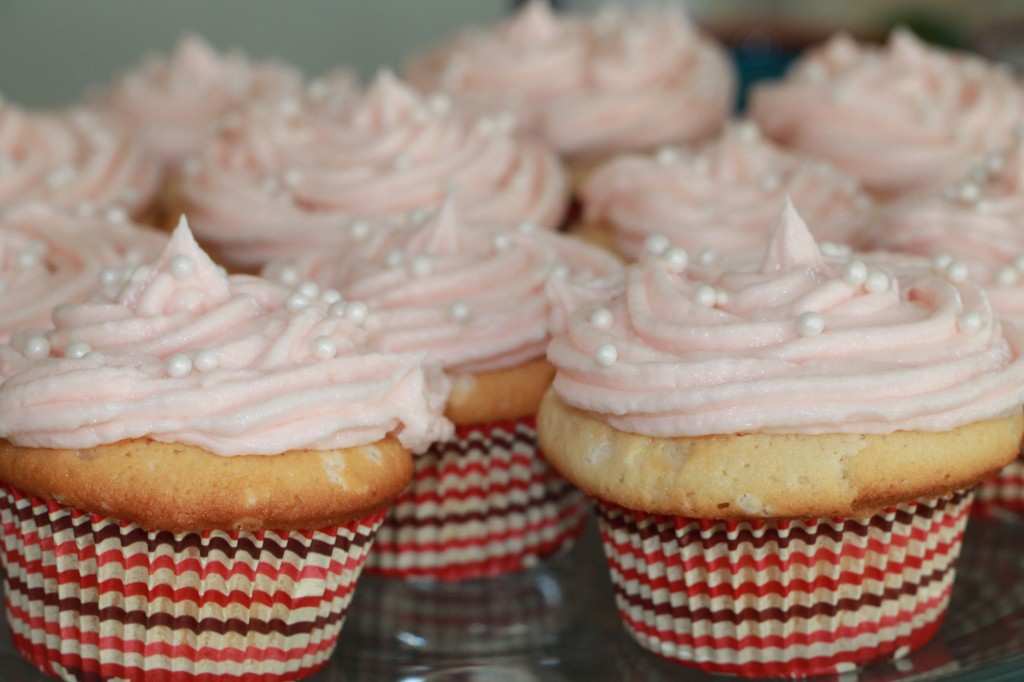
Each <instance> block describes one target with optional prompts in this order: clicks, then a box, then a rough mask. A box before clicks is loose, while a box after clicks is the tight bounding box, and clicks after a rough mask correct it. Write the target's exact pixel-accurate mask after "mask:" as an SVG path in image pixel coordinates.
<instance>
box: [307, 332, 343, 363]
mask: <svg viewBox="0 0 1024 682" xmlns="http://www.w3.org/2000/svg"><path fill="white" fill-rule="evenodd" d="M337 354H338V344H337V343H335V341H334V339H332V338H331V337H329V336H318V337H316V338H315V339H313V357H315V358H317V359H320V360H330V359H331V358H333V357H334V356H335V355H337Z"/></svg>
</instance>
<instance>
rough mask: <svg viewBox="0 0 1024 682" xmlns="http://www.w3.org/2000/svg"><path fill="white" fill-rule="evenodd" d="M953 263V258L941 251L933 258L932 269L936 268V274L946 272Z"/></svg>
mask: <svg viewBox="0 0 1024 682" xmlns="http://www.w3.org/2000/svg"><path fill="white" fill-rule="evenodd" d="M952 262H953V256H951V255H949V254H948V253H946V252H945V251H939V252H938V253H937V254H935V255H934V256H932V267H933V268H935V271H936V272H944V271H945V270H946V268H948V267H949V264H950V263H952Z"/></svg>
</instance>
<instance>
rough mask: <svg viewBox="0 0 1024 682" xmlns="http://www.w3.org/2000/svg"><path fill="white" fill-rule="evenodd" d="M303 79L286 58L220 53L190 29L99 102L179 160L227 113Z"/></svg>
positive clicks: (165, 156)
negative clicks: (261, 58)
mask: <svg viewBox="0 0 1024 682" xmlns="http://www.w3.org/2000/svg"><path fill="white" fill-rule="evenodd" d="M301 82H302V80H301V77H300V75H299V74H298V73H297V72H296V71H294V70H293V69H291V68H289V67H287V66H285V65H284V64H280V63H276V62H262V63H254V62H252V61H250V60H249V59H248V58H247V57H245V55H243V54H240V53H227V54H224V55H221V54H218V53H217V52H216V50H214V49H213V47H211V46H210V44H209V43H207V42H206V41H204V40H203V39H202V38H200V37H198V36H195V35H188V36H185V37H183V38H182V39H181V40H180V41H179V43H178V46H177V48H176V49H175V51H174V53H173V54H172V55H170V56H169V57H162V56H157V55H151V56H149V57H147V58H146V59H145V60H144V61H143V62H142V64H141V65H140V66H139V67H138V68H137V69H135V70H133V71H132V72H131V73H128V74H126V75H125V76H123V77H122V78H121V79H120V80H119V81H118V82H117V83H116V84H115V85H114V87H113V88H112V89H111V90H110V91H109V92H108V93H106V95H105V96H104V98H103V101H102V102H101V104H100V106H103V107H105V108H108V109H110V110H111V111H112V112H114V113H115V114H118V115H119V116H121V117H122V118H124V119H125V120H126V121H127V122H128V123H129V124H130V125H131V126H133V127H134V128H135V130H136V131H137V132H138V134H139V137H140V139H141V140H142V141H143V143H144V144H146V146H147V147H148V148H149V149H151V150H152V151H153V153H154V154H156V155H158V156H159V157H160V158H161V159H162V160H163V161H164V162H165V163H169V164H171V165H179V164H181V163H182V162H183V161H184V160H185V159H186V158H187V157H189V156H190V155H192V154H194V153H196V152H198V151H199V150H200V149H201V147H202V144H203V142H204V141H205V140H206V138H208V137H209V136H210V135H211V134H212V133H213V132H214V130H215V127H216V124H217V122H218V121H219V120H220V119H221V118H222V117H223V116H224V115H225V114H228V113H229V112H231V111H234V110H236V109H238V108H239V107H240V106H242V105H243V104H244V103H246V102H249V101H252V100H258V99H268V100H271V99H275V98H277V97H280V96H283V95H285V94H287V93H290V92H292V91H295V90H297V89H298V88H299V87H300V84H301Z"/></svg>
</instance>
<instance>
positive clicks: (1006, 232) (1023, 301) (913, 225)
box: [859, 140, 1024, 519]
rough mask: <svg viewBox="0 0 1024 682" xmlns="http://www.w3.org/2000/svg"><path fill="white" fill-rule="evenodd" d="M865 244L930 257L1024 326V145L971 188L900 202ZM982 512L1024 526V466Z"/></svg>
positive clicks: (996, 487) (996, 486) (975, 175)
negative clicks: (982, 291) (969, 281)
mask: <svg viewBox="0 0 1024 682" xmlns="http://www.w3.org/2000/svg"><path fill="white" fill-rule="evenodd" d="M859 243H860V244H861V245H862V246H863V247H864V248H866V249H878V250H887V251H896V252H901V253H909V254H916V255H919V256H925V257H927V258H930V259H932V262H933V265H934V267H935V269H936V270H938V271H941V272H946V273H947V274H948V276H950V277H953V278H962V277H970V278H971V279H974V280H975V281H977V282H979V283H980V284H981V285H982V286H983V287H985V290H986V293H987V295H988V298H989V300H991V302H992V308H993V309H994V310H995V312H996V314H998V315H999V316H1001V317H1002V318H1004V319H1006V320H1010V321H1012V322H1013V323H1015V324H1017V325H1024V144H1022V143H1021V142H1020V141H1019V140H1018V141H1016V142H1015V143H1014V144H1013V146H1012V147H1011V148H1010V149H1009V150H1007V151H1005V152H1004V153H997V154H993V155H991V156H989V157H988V158H987V159H984V160H983V161H982V162H981V163H979V164H978V166H977V167H975V169H974V170H973V171H972V172H971V174H970V176H969V177H967V178H965V179H964V181H963V182H960V183H957V184H955V185H951V186H949V187H947V188H945V189H944V190H942V191H941V192H934V193H930V194H922V195H918V196H915V197H911V198H908V199H905V200H903V201H901V202H897V203H896V204H894V205H893V206H892V207H890V208H889V209H888V210H886V211H884V212H882V213H881V214H880V215H879V218H878V220H877V222H875V223H874V224H873V225H872V227H871V229H869V230H865V231H864V232H863V233H862V234H861V235H860V237H859ZM974 512H975V513H976V514H979V515H982V516H987V517H993V518H996V517H998V518H1016V519H1020V518H1024V460H1022V459H1020V458H1018V459H1017V460H1016V461H1014V462H1013V463H1011V464H1010V465H1009V466H1008V467H1006V469H1004V470H1003V472H1002V473H1001V474H1000V475H999V476H997V477H995V478H994V479H991V480H990V481H987V482H986V483H984V484H983V485H982V486H981V487H980V488H979V489H978V495H977V500H976V501H975V505H974Z"/></svg>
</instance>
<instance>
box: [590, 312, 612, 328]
mask: <svg viewBox="0 0 1024 682" xmlns="http://www.w3.org/2000/svg"><path fill="white" fill-rule="evenodd" d="M614 322H615V318H614V317H613V316H612V311H610V310H608V309H607V308H598V309H597V310H595V311H594V312H592V313H591V314H590V324H592V325H594V326H595V327H597V328H598V329H611V326H612V323H614Z"/></svg>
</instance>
